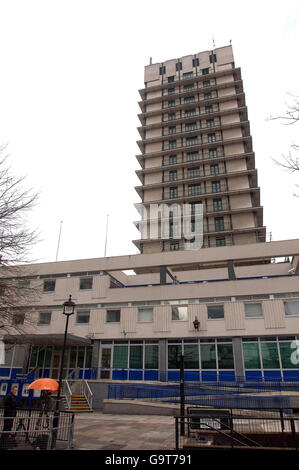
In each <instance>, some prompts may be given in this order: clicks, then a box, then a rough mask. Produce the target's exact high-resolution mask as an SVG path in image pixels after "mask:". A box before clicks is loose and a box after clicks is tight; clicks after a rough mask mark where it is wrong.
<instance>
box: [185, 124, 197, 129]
mask: <svg viewBox="0 0 299 470" xmlns="http://www.w3.org/2000/svg"><path fill="white" fill-rule="evenodd" d="M195 129H197V127H196V122H190V123H189V124H186V131H194V130H195Z"/></svg>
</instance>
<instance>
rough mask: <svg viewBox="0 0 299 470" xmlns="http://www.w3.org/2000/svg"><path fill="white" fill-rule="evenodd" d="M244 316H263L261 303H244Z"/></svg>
mask: <svg viewBox="0 0 299 470" xmlns="http://www.w3.org/2000/svg"><path fill="white" fill-rule="evenodd" d="M244 308H245V317H246V318H252V317H262V316H263V309H262V304H261V303H256V304H253V303H252V304H245V305H244Z"/></svg>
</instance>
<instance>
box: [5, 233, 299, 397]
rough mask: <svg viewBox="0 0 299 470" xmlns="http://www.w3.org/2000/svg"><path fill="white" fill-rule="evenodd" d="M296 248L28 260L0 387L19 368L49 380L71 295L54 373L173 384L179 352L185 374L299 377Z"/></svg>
mask: <svg viewBox="0 0 299 470" xmlns="http://www.w3.org/2000/svg"><path fill="white" fill-rule="evenodd" d="M298 255H299V240H288V241H282V242H271V243H259V244H251V245H250V244H248V245H242V246H241V245H239V246H234V247H219V248H217V249H210V248H208V249H201V250H198V251H196V252H192V251H189V252H176V253H157V254H144V255H133V256H121V257H112V258H99V259H89V260H81V261H66V262H55V263H44V264H36V265H32V266H26V267H24V270H23V275H22V279H21V280H22V281H24V280H27V281H29V282H30V285H31V286H32V287H35V288H36V287H38V286H40V288H41V296H40V298H39V300H38V301H37V302H36V303H35V304H34V305H30V306H27V307H26V308H25V309H23V310H22V309H21V310H18V311H16V318H17V321H18V323H20V322H22V319H21V316H22V312H23V314H24V312H26V314H27V315H29V317H28V316H27V318H29V319H30V322H29V323H28V324H26V321H25V323H24V325H23V333H22V334H16V332H15V331H14V325H13V323H12V325H11V326H10V334H7V335H6V336H5V337H4V341H5V343H6V348H7V354H6V358H5V361H6V362H5V364H3V365H2V366H1V367H0V375H1V381H2V384H3V385H2V387H3V388H2V393H4V392H5V391H6V385H5V384H7V383H8V381H9V380H10V381H11V380H12V381H13V380H15V379H14V377H15V375H16V374H17V373H20V372H23V373H27V372H30V371H34V373H35V376H37V377H38V376H45V377H48V376H50V377H53V378H57V377H58V371H59V369H60V365H61V355H62V343H63V332H64V325H65V317H64V315H63V314H62V304H63V302H64V301H65V300H66V299H67V298H68V296H69V294H72V298H73V300H74V301H75V303H76V312H75V314H74V315H73V316H72V317H71V318H70V324H69V340H68V344H67V352H66V358H65V363H64V369H63V370H64V377H66V376H68V374H69V373H70V372H71V371H73V370H74V369H78V376H79V377H80V378H85V379H98V380H107V379H112V380H168V381H172V380H177V379H178V377H179V359H180V355H181V354H182V353H183V354H184V357H185V378H186V380H201V381H211V380H227V381H230V380H234V379H235V378H238V377H239V378H241V377H242V378H243V377H245V378H246V379H247V380H256V379H264V380H273V379H275V380H285V381H287V380H298V379H299V368H298V360H297V359H298V357H297V356H296V353H297V347H296V342H295V341H296V340H297V339H298V340H299V321H298V319H299V288H298V279H299V256H298ZM264 257H266V258H267V259H272V262H271V263H265V264H262V263H261V260H263V259H264ZM278 258H279V260H278ZM275 260H276V262H274V261H275ZM281 260H282V262H278V261H281ZM182 267H183V269H184V270H183V271H180V268H182ZM186 267H188V270H186ZM128 269H130V270H138V271H139V272H143V274H135V275H127V274H125V273H124V272H123V271H124V270H128ZM174 273H176V274H177V276H178V279H179V284H173V280H172V278H173V276H174ZM16 282H18V279H16ZM195 320H197V321H198V322H199V327H198V328H197V329H195V327H194V321H195Z"/></svg>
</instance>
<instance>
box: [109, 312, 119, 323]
mask: <svg viewBox="0 0 299 470" xmlns="http://www.w3.org/2000/svg"><path fill="white" fill-rule="evenodd" d="M106 321H107V323H119V322H120V310H107V319H106Z"/></svg>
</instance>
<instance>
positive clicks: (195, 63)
mask: <svg viewBox="0 0 299 470" xmlns="http://www.w3.org/2000/svg"><path fill="white" fill-rule="evenodd" d="M192 65H193V67H198V66H199V59H198V58H197V57H196V58H195V59H192Z"/></svg>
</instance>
